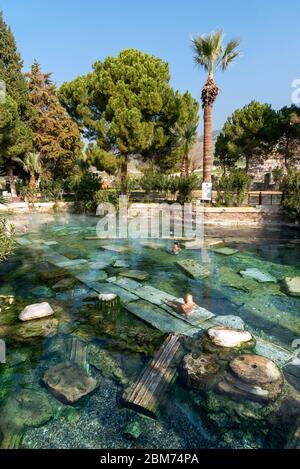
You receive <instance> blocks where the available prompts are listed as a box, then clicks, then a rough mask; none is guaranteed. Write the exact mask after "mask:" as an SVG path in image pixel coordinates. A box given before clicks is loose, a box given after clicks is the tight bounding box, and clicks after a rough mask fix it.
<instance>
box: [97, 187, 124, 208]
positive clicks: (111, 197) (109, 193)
mask: <svg viewBox="0 0 300 469" xmlns="http://www.w3.org/2000/svg"><path fill="white" fill-rule="evenodd" d="M94 201H95V204H96V206H98V205H99V204H103V203H106V202H108V203H110V204H112V205H114V206H115V207H117V205H118V202H119V192H118V191H117V190H115V189H100V190H98V191H96V192H95V194H94Z"/></svg>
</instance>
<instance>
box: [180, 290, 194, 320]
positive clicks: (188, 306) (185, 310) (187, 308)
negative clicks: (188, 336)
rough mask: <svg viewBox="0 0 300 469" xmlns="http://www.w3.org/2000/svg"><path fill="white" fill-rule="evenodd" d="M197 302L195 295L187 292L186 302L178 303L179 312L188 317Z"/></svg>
mask: <svg viewBox="0 0 300 469" xmlns="http://www.w3.org/2000/svg"><path fill="white" fill-rule="evenodd" d="M194 306H195V303H194V300H193V296H192V295H191V294H190V293H187V294H186V295H185V297H184V303H183V304H179V305H178V312H179V313H180V314H182V315H183V316H186V317H188V316H189V315H190V314H191V313H192V312H193V309H194Z"/></svg>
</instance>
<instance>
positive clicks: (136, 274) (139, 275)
mask: <svg viewBox="0 0 300 469" xmlns="http://www.w3.org/2000/svg"><path fill="white" fill-rule="evenodd" d="M118 275H120V276H121V277H128V278H133V279H134V280H139V281H143V280H147V278H148V277H149V274H148V272H144V271H143V270H124V271H122V272H119V273H118Z"/></svg>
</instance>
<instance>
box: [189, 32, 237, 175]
mask: <svg viewBox="0 0 300 469" xmlns="http://www.w3.org/2000/svg"><path fill="white" fill-rule="evenodd" d="M192 43H193V51H194V60H195V62H196V64H197V65H200V66H201V67H202V68H203V69H204V70H205V71H206V72H208V78H207V81H206V83H205V85H204V87H203V89H202V93H201V100H202V107H203V110H204V139H203V180H204V182H211V166H212V109H213V105H214V102H215V100H216V98H217V96H218V93H219V88H218V87H217V85H216V84H215V82H214V74H215V72H216V71H217V70H219V69H221V70H223V71H225V70H227V69H228V67H229V66H230V64H231V63H232V62H233V61H234V60H235V59H236V58H237V57H238V56H239V55H240V52H239V51H238V50H237V48H238V46H239V45H240V40H239V39H232V40H231V41H229V42H228V44H227V45H224V33H223V31H222V30H217V31H213V32H212V33H210V34H203V35H201V36H194V37H193V38H192Z"/></svg>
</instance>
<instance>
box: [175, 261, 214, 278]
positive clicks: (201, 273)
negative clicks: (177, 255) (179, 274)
mask: <svg viewBox="0 0 300 469" xmlns="http://www.w3.org/2000/svg"><path fill="white" fill-rule="evenodd" d="M176 265H177V266H178V267H180V269H181V270H183V271H184V272H185V273H186V274H187V275H188V276H189V277H191V278H193V279H203V278H206V277H209V276H210V271H209V270H208V269H207V267H205V266H204V265H201V264H199V262H197V261H194V260H192V259H186V260H183V261H177V262H176Z"/></svg>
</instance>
